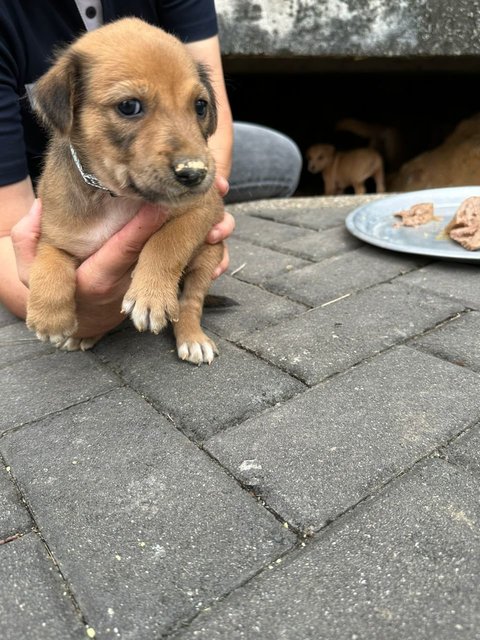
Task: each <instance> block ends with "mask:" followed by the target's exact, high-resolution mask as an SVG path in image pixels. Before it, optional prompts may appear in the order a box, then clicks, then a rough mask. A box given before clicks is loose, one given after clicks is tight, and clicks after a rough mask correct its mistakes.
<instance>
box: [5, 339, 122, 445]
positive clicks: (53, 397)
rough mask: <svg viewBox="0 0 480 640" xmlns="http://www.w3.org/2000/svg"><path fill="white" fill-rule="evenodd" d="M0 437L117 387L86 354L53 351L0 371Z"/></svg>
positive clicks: (115, 382)
mask: <svg viewBox="0 0 480 640" xmlns="http://www.w3.org/2000/svg"><path fill="white" fill-rule="evenodd" d="M1 376H2V394H1V395H0V433H1V432H2V431H5V430H7V429H10V428H12V427H15V426H16V425H19V424H22V423H24V422H30V421H32V420H36V419H37V418H41V417H42V416H44V415H46V414H48V413H51V412H52V411H59V410H60V409H64V408H65V407H68V406H69V405H71V404H75V403H77V402H81V401H82V400H86V399H88V398H90V397H92V396H94V395H98V394H100V393H104V392H105V391H108V390H109V389H111V388H113V387H115V386H117V385H118V384H119V383H118V380H117V379H116V376H114V375H113V374H112V373H110V372H109V371H108V370H106V369H105V368H104V367H102V366H100V365H99V363H98V362H97V361H96V360H95V358H93V357H92V356H91V354H87V353H78V352H76V353H67V352H60V351H57V352H56V353H54V354H52V355H45V356H41V357H38V358H34V359H32V360H27V361H24V362H19V363H16V364H13V365H10V366H8V367H4V368H3V369H2V370H1Z"/></svg>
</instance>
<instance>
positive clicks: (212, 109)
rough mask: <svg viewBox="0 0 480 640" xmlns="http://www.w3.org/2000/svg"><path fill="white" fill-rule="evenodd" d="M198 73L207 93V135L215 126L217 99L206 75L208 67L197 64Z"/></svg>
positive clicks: (212, 131) (210, 133) (213, 131)
mask: <svg viewBox="0 0 480 640" xmlns="http://www.w3.org/2000/svg"><path fill="white" fill-rule="evenodd" d="M197 69H198V75H199V76H200V82H201V83H202V84H203V86H204V87H205V89H206V90H207V93H208V98H209V100H208V102H209V109H208V119H207V132H206V133H207V137H208V136H211V135H212V133H215V130H216V128H217V119H218V118H217V100H216V98H215V91H214V90H213V86H212V83H211V82H210V76H209V75H208V68H207V67H206V66H205V65H204V64H198V65H197Z"/></svg>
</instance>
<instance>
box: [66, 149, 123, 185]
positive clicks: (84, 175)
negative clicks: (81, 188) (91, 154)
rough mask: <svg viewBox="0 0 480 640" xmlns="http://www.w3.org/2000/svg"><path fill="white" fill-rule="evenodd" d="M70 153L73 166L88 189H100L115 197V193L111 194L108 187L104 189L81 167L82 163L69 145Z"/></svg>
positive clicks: (98, 181)
mask: <svg viewBox="0 0 480 640" xmlns="http://www.w3.org/2000/svg"><path fill="white" fill-rule="evenodd" d="M70 153H71V154H72V158H73V161H74V163H75V166H76V167H77V169H78V170H79V172H80V175H81V176H82V178H83V181H84V182H85V183H86V184H88V185H89V186H90V187H95V189H102V190H103V191H108V193H109V194H110V195H111V196H113V197H115V195H116V194H115V193H112V192H111V191H110V189H109V188H108V187H106V186H105V185H104V184H102V183H101V182H100V180H99V179H98V178H96V177H95V176H94V175H92V174H91V173H87V172H86V171H85V170H84V168H83V167H82V163H81V162H80V159H79V157H78V156H77V152H76V151H75V149H74V148H73V146H72V145H70Z"/></svg>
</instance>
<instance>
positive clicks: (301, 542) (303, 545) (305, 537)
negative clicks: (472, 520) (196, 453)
mask: <svg viewBox="0 0 480 640" xmlns="http://www.w3.org/2000/svg"><path fill="white" fill-rule="evenodd" d="M477 425H480V423H479V422H478V421H474V422H472V424H470V425H468V426H466V427H465V428H464V429H462V430H461V431H460V432H459V433H457V434H456V435H454V436H452V437H451V438H449V439H448V440H447V441H446V442H445V443H443V444H441V445H438V446H437V447H436V448H435V449H433V450H432V451H430V452H428V453H426V454H425V455H423V456H421V457H420V458H418V459H417V460H416V461H415V462H413V463H412V464H411V465H409V466H408V467H406V468H405V469H403V470H402V471H400V472H399V473H397V474H396V475H394V476H392V477H391V478H389V479H388V480H387V481H386V482H385V483H383V484H382V485H381V486H379V487H377V488H376V489H375V490H374V491H373V492H371V493H370V494H369V495H368V496H364V497H363V498H362V499H361V500H359V501H358V502H356V503H355V504H353V505H351V506H350V507H348V509H345V510H344V511H343V512H342V513H339V514H338V515H337V516H336V517H335V518H334V519H332V520H330V521H328V522H326V523H325V524H324V525H323V526H322V527H320V528H319V529H318V530H316V531H306V532H302V533H301V537H299V539H298V542H297V543H296V544H295V545H294V546H293V547H292V548H290V549H288V550H286V551H285V552H284V553H283V554H281V555H280V556H279V558H278V559H276V560H275V561H274V562H270V563H269V564H267V565H265V566H264V567H262V568H261V569H259V570H258V571H257V572H256V573H255V574H254V575H252V576H250V577H249V578H247V579H246V580H245V581H244V582H243V583H242V584H239V585H237V586H236V587H234V588H233V589H231V590H230V591H229V592H228V593H225V594H223V595H222V596H220V597H218V598H216V599H215V600H214V601H212V602H210V603H208V606H207V607H205V608H204V609H202V610H199V611H197V612H196V613H195V614H193V615H192V616H191V617H190V618H189V619H188V620H184V621H182V622H179V623H177V624H176V625H174V626H172V628H171V629H170V630H169V631H167V632H166V633H164V634H162V635H161V636H159V637H158V638H157V639H156V640H168V638H170V637H171V635H172V634H173V633H177V632H180V631H184V630H187V629H188V627H189V626H190V625H191V624H192V623H193V622H194V621H195V620H196V619H197V618H198V617H199V616H200V615H201V614H202V613H203V611H205V610H208V609H212V608H214V607H215V606H218V605H219V604H220V603H221V602H223V601H224V600H226V599H227V598H228V597H230V596H231V595H232V594H234V593H235V592H237V591H238V590H239V589H242V588H243V587H245V586H247V585H248V584H249V583H250V582H252V581H254V580H256V579H257V578H258V577H259V576H261V575H263V574H264V573H265V572H266V571H269V570H270V568H271V567H272V566H273V565H274V564H275V563H278V560H283V559H285V558H287V557H288V558H289V559H290V558H291V559H292V561H295V560H296V559H297V558H298V557H301V556H302V555H303V554H304V553H305V552H306V549H307V547H309V546H310V545H311V544H313V543H317V542H319V541H320V540H321V539H322V537H324V536H325V535H327V534H329V533H330V532H331V531H332V530H334V529H336V528H338V527H340V526H341V525H342V523H343V522H344V521H345V520H347V519H348V518H350V517H352V516H353V515H354V512H357V511H358V510H362V509H363V508H366V503H367V502H369V503H372V502H373V503H374V502H375V501H377V500H379V499H381V497H382V494H384V493H385V492H386V491H387V490H388V488H389V487H390V485H391V484H392V483H395V482H398V481H399V480H400V479H401V478H403V477H405V476H407V475H409V474H411V473H413V472H414V470H415V468H416V467H417V466H418V465H421V464H423V463H424V462H425V461H427V460H429V459H434V458H439V459H442V460H444V462H445V463H447V464H449V465H450V466H452V467H455V468H459V469H462V470H465V469H464V468H463V467H461V466H460V465H455V464H453V463H451V462H449V461H448V459H447V458H446V457H444V456H442V455H440V450H441V449H443V448H446V447H448V446H449V445H450V444H452V443H453V442H454V441H455V440H457V439H458V438H459V437H460V436H462V435H464V434H465V433H467V432H468V431H470V430H471V429H473V428H474V427H475V426H477ZM212 457H213V456H212ZM214 459H215V458H214ZM292 529H293V528H292ZM278 564H280V563H278Z"/></svg>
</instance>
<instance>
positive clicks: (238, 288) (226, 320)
mask: <svg viewBox="0 0 480 640" xmlns="http://www.w3.org/2000/svg"><path fill="white" fill-rule="evenodd" d="M210 293H213V294H217V295H222V296H227V297H229V298H232V299H233V300H235V301H236V302H237V303H238V306H232V307H228V308H226V309H223V308H217V309H215V308H207V309H205V312H204V314H203V320H202V324H203V326H204V327H206V328H207V329H209V330H210V331H214V332H215V333H216V334H218V335H220V336H222V337H223V338H227V339H228V340H233V341H237V340H239V339H240V338H241V337H242V336H246V335H248V334H250V333H253V332H254V331H259V330H260V329H264V328H265V327H268V326H270V325H275V324H278V323H279V322H281V321H282V320H286V319H287V318H292V317H295V316H298V315H299V314H300V313H303V312H304V311H305V309H306V307H305V306H304V305H303V304H299V303H298V302H292V300H288V299H287V298H282V297H280V296H276V295H274V294H272V293H270V292H269V291H264V290H263V289H260V288H259V287H256V286H255V285H252V284H247V283H245V282H239V281H238V280H236V279H235V278H231V277H229V276H224V277H223V278H219V279H218V280H216V281H215V282H214V283H213V285H212V287H211V288H210Z"/></svg>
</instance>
